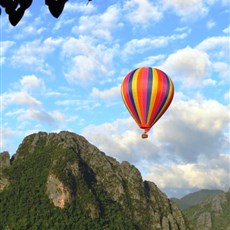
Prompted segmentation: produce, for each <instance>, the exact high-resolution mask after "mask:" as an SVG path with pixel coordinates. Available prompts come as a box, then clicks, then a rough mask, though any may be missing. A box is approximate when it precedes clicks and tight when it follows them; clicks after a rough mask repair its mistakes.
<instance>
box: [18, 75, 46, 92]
mask: <svg viewBox="0 0 230 230" xmlns="http://www.w3.org/2000/svg"><path fill="white" fill-rule="evenodd" d="M20 84H21V86H22V89H23V90H25V91H30V90H35V89H38V88H39V89H40V90H41V89H42V88H44V87H45V86H44V81H43V80H42V79H40V78H38V77H36V76H35V75H33V74H32V75H26V76H23V77H22V79H21V80H20Z"/></svg>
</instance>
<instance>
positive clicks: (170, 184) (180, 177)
mask: <svg viewBox="0 0 230 230" xmlns="http://www.w3.org/2000/svg"><path fill="white" fill-rule="evenodd" d="M206 160H207V159H206ZM229 162H230V156H229V155H219V156H217V157H215V158H212V159H211V160H210V159H209V160H208V164H207V162H202V161H201V162H199V163H198V164H177V165H176V164H173V165H153V166H150V168H149V173H147V174H146V175H145V176H144V179H146V180H150V181H154V182H155V183H157V185H158V186H159V187H160V189H162V190H163V191H167V194H171V195H173V190H177V191H180V190H181V191H183V192H185V191H186V193H187V192H188V191H190V192H191V191H193V190H196V191H197V190H199V189H204V188H206V189H214V188H215V189H217V188H218V189H222V190H224V191H227V190H228V189H229V187H230V180H229V173H230V171H229V170H230V169H229Z"/></svg>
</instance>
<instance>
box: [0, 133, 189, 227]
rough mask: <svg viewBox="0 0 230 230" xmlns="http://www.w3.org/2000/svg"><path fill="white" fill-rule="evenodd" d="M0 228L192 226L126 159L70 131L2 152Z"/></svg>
mask: <svg viewBox="0 0 230 230" xmlns="http://www.w3.org/2000/svg"><path fill="white" fill-rule="evenodd" d="M0 176H1V177H0V185H1V190H0V200H1V202H0V229H3V230H4V229H20V230H23V229H25V230H27V229H42V230H45V229H68V230H71V229H74V230H75V229H82V230H83V229H95V230H96V229H130V230H131V229H143V230H145V229H149V230H150V229H178V230H179V229H190V227H189V224H188V223H187V221H186V220H185V218H184V216H183V214H182V213H181V211H180V210H179V209H178V208H177V207H176V206H175V205H174V204H173V203H172V202H171V201H170V200H169V199H168V198H167V197H166V196H165V195H164V194H163V193H161V191H160V190H159V189H158V188H157V186H156V185H155V184H154V183H152V182H148V181H143V180H142V178H141V175H140V172H139V171H138V170H137V169H136V168H135V167H134V166H132V165H130V164H129V163H128V162H122V163H121V164H120V163H119V162H117V161H116V160H115V159H113V158H111V157H108V156H106V155H105V154H104V153H102V152H101V151H99V150H98V149H97V148H96V147H95V146H93V145H91V144H90V143H89V142H88V141H87V140H86V139H85V138H83V137H81V136H79V135H76V134H73V133H70V132H60V133H59V134H54V133H52V134H47V133H42V132H40V133H37V134H33V135H30V136H28V137H26V138H25V139H24V141H23V142H22V144H21V145H20V146H19V148H18V151H17V153H16V154H15V155H14V156H13V157H12V159H11V160H10V159H9V154H7V153H4V154H0Z"/></svg>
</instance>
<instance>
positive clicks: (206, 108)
mask: <svg viewBox="0 0 230 230" xmlns="http://www.w3.org/2000/svg"><path fill="white" fill-rule="evenodd" d="M228 109H229V108H228V107H227V106H224V105H222V104H220V103H218V102H217V101H212V100H202V101H199V100H190V101H184V100H179V101H177V102H173V103H172V105H171V107H170V108H169V111H167V112H166V115H164V116H163V117H162V118H161V119H160V120H159V121H158V123H157V124H155V125H154V127H153V129H152V130H153V131H152V132H151V133H150V135H149V136H150V137H149V139H148V140H147V141H145V140H142V139H141V138H140V134H141V132H142V131H141V130H140V129H139V128H138V127H137V125H136V124H135V122H134V121H133V120H132V119H131V118H129V119H119V120H116V121H115V122H112V123H105V124H102V125H99V126H95V125H94V126H90V127H88V128H85V130H84V131H83V134H84V135H85V136H86V137H87V138H89V139H90V141H91V142H93V143H94V144H96V146H98V147H100V148H101V149H102V150H103V151H105V152H106V153H108V154H111V155H112V156H114V157H117V158H118V159H120V160H124V159H126V160H129V161H131V162H133V161H134V160H137V158H135V157H136V156H138V155H139V154H140V153H141V158H142V159H145V160H146V161H152V162H156V161H162V160H166V161H168V162H169V161H170V162H197V161H198V159H199V158H201V157H203V156H205V157H207V158H208V157H212V156H214V155H218V154H221V153H225V152H226V150H227V149H228V145H229V141H228V139H227V137H226V135H225V130H226V129H227V126H228V124H229V115H228ZM107 135H108V136H107ZM111 146H114V148H111Z"/></svg>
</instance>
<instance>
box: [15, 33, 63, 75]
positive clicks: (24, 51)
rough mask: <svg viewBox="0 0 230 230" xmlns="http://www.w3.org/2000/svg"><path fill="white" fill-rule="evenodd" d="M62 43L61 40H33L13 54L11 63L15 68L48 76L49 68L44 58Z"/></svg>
mask: <svg viewBox="0 0 230 230" xmlns="http://www.w3.org/2000/svg"><path fill="white" fill-rule="evenodd" d="M61 42H62V39H61V38H57V39H52V38H50V37H48V38H46V39H45V40H44V41H41V40H34V41H31V42H26V43H23V44H22V45H21V46H20V47H18V49H17V50H15V52H14V53H13V56H12V63H13V64H15V65H16V66H23V67H25V66H26V67H29V68H31V66H33V69H36V70H38V71H41V72H44V73H48V74H50V66H49V65H48V64H47V63H46V60H45V58H46V56H47V55H48V54H50V53H52V52H53V51H54V50H55V49H56V47H58V46H59V45H60V44H61Z"/></svg>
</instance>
